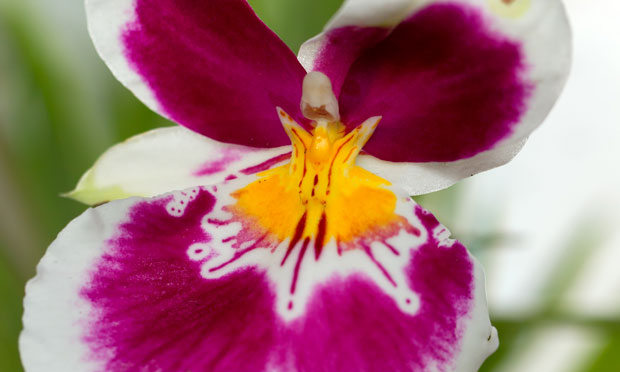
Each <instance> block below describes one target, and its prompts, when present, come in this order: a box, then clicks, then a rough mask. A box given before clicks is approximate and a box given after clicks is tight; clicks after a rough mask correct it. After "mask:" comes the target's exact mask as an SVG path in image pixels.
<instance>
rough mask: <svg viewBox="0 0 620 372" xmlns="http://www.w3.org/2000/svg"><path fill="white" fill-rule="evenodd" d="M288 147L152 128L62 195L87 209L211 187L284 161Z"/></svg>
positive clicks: (123, 145) (116, 149) (99, 162)
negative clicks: (249, 144) (237, 142)
mask: <svg viewBox="0 0 620 372" xmlns="http://www.w3.org/2000/svg"><path fill="white" fill-rule="evenodd" d="M290 152H291V148H290V146H283V147H278V148H273V149H257V148H251V147H246V146H239V145H227V144H223V143H220V142H217V141H214V140H211V139H209V138H207V137H204V136H202V135H200V134H197V133H195V132H192V131H190V130H188V129H185V128H183V127H169V128H161V129H155V130H152V131H149V132H146V133H143V134H140V135H137V136H135V137H132V138H130V139H128V140H127V141H125V142H122V143H120V144H118V145H116V146H113V147H111V148H110V149H108V150H107V151H106V152H105V153H104V154H103V155H101V157H99V159H97V161H96V162H95V164H94V165H93V166H92V168H90V169H89V170H88V171H87V172H86V173H85V174H84V175H83V176H82V178H81V179H80V181H79V182H78V184H77V186H76V188H75V189H74V190H73V191H71V192H69V193H67V194H66V195H65V196H68V197H70V198H73V199H75V200H77V201H79V202H82V203H85V204H88V205H97V204H101V203H105V202H108V201H110V200H116V199H122V198H127V197H130V196H155V195H159V194H163V193H164V192H167V191H169V190H180V189H184V188H188V187H193V186H197V185H211V184H216V183H220V182H224V181H228V180H232V179H236V178H238V177H240V176H245V175H249V174H255V173H258V172H261V171H264V170H267V169H269V168H272V167H274V166H277V165H280V164H282V163H283V162H286V161H288V160H289V158H290Z"/></svg>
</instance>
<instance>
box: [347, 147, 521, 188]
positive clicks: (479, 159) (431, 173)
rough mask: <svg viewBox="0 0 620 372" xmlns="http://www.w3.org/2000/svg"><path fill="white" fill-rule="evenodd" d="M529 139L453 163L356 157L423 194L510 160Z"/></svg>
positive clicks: (364, 165)
mask: <svg viewBox="0 0 620 372" xmlns="http://www.w3.org/2000/svg"><path fill="white" fill-rule="evenodd" d="M526 140H527V138H524V139H523V140H522V141H521V142H520V143H514V144H510V145H504V146H497V147H495V148H493V149H491V150H488V151H484V152H481V153H480V154H477V155H475V156H473V157H471V158H469V159H462V160H456V161H451V162H424V163H407V162H391V161H385V160H381V159H379V158H377V157H374V156H372V155H368V154H362V155H360V156H359V157H358V158H357V165H359V166H360V167H362V168H364V169H367V170H368V171H370V172H372V173H374V174H376V175H377V176H379V177H382V178H385V179H388V180H390V181H391V182H392V184H394V185H397V186H399V187H401V188H402V189H404V190H406V191H407V192H408V193H409V195H411V196H415V195H422V194H428V193H430V192H434V191H438V190H442V189H445V188H446V187H450V186H452V185H454V184H455V183H457V182H458V181H460V180H462V179H464V178H467V177H471V176H473V175H474V174H476V173H479V172H482V171H484V170H487V169H492V168H495V167H499V166H501V165H504V164H506V163H508V162H509V161H510V160H512V158H514V157H515V155H517V153H518V152H519V151H520V150H521V148H522V147H523V146H524V145H525V142H526Z"/></svg>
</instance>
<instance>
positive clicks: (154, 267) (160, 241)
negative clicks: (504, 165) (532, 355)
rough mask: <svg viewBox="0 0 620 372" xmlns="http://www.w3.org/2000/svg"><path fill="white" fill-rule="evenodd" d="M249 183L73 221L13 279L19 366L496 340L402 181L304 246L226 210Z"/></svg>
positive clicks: (382, 363) (477, 294)
mask: <svg viewBox="0 0 620 372" xmlns="http://www.w3.org/2000/svg"><path fill="white" fill-rule="evenodd" d="M254 180H255V178H253V177H249V178H247V179H239V180H237V181H234V182H232V183H228V184H226V185H218V186H216V187H208V188H195V189H191V190H185V191H183V192H175V193H171V194H167V195H163V196H160V197H156V198H152V199H143V198H130V199H125V200H119V201H112V202H110V203H108V204H105V205H102V206H100V207H97V208H95V209H89V210H88V211H86V212H85V213H84V214H83V215H82V216H80V217H78V218H77V219H76V220H74V221H73V222H71V223H70V224H69V226H67V228H66V229H65V230H64V231H63V232H61V233H60V234H59V236H58V238H57V239H56V240H55V242H54V243H53V244H52V245H51V246H50V248H49V249H48V252H47V253H46V255H45V257H44V258H43V259H42V261H41V263H40V265H39V267H38V270H37V271H38V272H37V277H36V278H35V279H33V280H32V281H31V282H30V283H29V284H28V286H27V291H26V292H27V294H26V299H25V309H26V310H25V315H24V326H25V328H24V332H23V333H22V336H21V338H20V349H21V353H22V358H23V361H24V364H25V366H26V369H27V370H28V371H29V372H42V371H45V372H61V371H62V372H64V371H69V370H70V371H75V372H86V371H93V372H94V371H101V370H109V371H134V370H140V371H145V372H148V371H169V372H177V371H179V372H181V371H188V370H192V371H253V372H260V371H281V372H289V371H304V372H314V371H326V372H329V371H334V372H335V371H339V372H340V371H367V372H374V371H400V372H405V371H409V372H411V371H421V370H424V371H429V370H440V371H446V372H447V371H459V372H468V371H472V372H473V371H476V370H477V369H478V367H479V366H480V364H481V362H482V361H483V360H484V358H485V357H486V356H487V355H488V354H489V353H491V352H492V351H493V350H494V349H495V348H496V347H497V338H496V336H497V335H496V334H495V333H494V330H493V328H492V327H491V325H490V323H489V319H488V313H487V309H486V301H485V295H484V276H483V273H482V270H481V268H480V266H479V264H478V263H477V262H476V261H475V260H474V259H473V258H472V257H471V256H470V255H469V253H468V252H467V250H466V249H465V247H464V246H463V245H461V244H460V243H458V242H455V241H452V240H449V239H448V235H449V233H448V232H447V230H446V229H445V228H444V227H443V226H441V225H440V224H439V222H437V220H436V219H435V218H434V217H433V216H432V215H430V214H429V213H428V212H426V211H424V210H422V209H421V208H420V207H418V206H416V205H415V203H414V202H413V201H411V199H410V198H408V196H407V195H406V194H405V193H403V192H400V191H394V192H395V193H396V194H395V195H396V199H397V201H396V207H395V209H394V213H396V216H397V217H398V218H397V220H398V221H400V222H399V223H398V224H396V225H393V226H375V228H373V229H368V230H365V231H364V232H360V234H359V235H358V239H356V240H352V241H349V242H348V246H347V248H346V249H345V250H344V251H340V250H339V245H340V243H339V242H337V241H336V240H331V241H329V242H326V244H325V245H324V247H323V253H322V254H321V255H320V256H316V255H315V254H314V252H313V248H314V247H315V246H316V238H318V237H316V238H312V239H307V238H306V239H301V240H296V241H294V239H293V238H294V237H289V239H284V240H279V239H277V238H276V237H274V236H271V235H256V234H255V233H256V232H258V230H255V228H256V227H257V226H256V221H255V220H252V219H247V220H245V219H244V216H243V214H238V213H234V207H233V206H234V204H235V197H234V192H235V190H238V189H239V188H241V187H244V186H246V185H247V184H248V182H250V181H254ZM181 202H184V204H181ZM178 207H180V209H176V208H178ZM231 207H233V209H231ZM267 207H268V208H269V210H266V211H265V213H268V212H270V211H271V209H272V208H278V207H279V206H278V205H271V206H267ZM173 208H175V209H173ZM231 212H232V213H231ZM294 212H295V211H292V213H291V214H290V215H284V216H282V217H283V219H282V220H281V221H282V223H283V224H289V223H290V222H291V221H290V220H292V219H296V218H298V217H299V216H297V215H296V214H295V213H294ZM343 212H346V211H343ZM332 222H333V221H331V222H330V221H328V224H331V223H332ZM328 230H329V226H328ZM76 248H79V249H76ZM289 251H290V252H292V253H290V255H289ZM287 255H288V257H289V259H288V260H287V259H286V257H287ZM293 278H297V285H296V287H294V288H292V287H291V280H293Z"/></svg>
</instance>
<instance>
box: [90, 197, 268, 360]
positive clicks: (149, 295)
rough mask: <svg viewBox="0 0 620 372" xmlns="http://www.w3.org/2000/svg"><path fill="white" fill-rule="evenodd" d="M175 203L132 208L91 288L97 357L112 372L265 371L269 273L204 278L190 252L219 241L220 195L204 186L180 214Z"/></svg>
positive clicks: (92, 332) (92, 336)
mask: <svg viewBox="0 0 620 372" xmlns="http://www.w3.org/2000/svg"><path fill="white" fill-rule="evenodd" d="M166 201H167V200H158V201H154V202H142V203H139V204H137V205H136V206H134V207H133V208H132V210H131V213H130V215H129V220H128V222H126V223H124V224H122V225H121V226H120V227H119V230H118V234H117V236H116V238H114V239H113V240H110V241H109V243H108V248H107V253H106V254H105V255H104V256H103V257H102V258H101V259H100V261H99V263H98V265H97V267H96V269H95V270H94V271H93V273H92V277H91V280H90V282H89V283H88V284H87V285H86V286H85V287H84V288H83V290H82V295H83V296H84V298H86V299H87V300H88V301H90V303H91V304H92V306H93V308H94V311H93V313H92V315H91V319H92V323H91V326H90V327H89V328H88V330H87V333H86V334H85V335H84V338H85V340H86V342H87V343H88V345H90V347H91V350H92V352H93V358H96V359H101V360H103V361H104V362H105V370H106V371H136V370H140V371H144V372H155V371H190V370H191V371H244V370H248V371H249V370H251V371H263V370H264V367H265V365H266V363H267V356H268V354H269V351H270V350H271V348H272V345H273V344H274V340H275V339H274V337H275V336H276V327H275V325H274V324H275V322H276V318H275V314H274V312H273V306H274V296H273V293H272V292H271V291H270V289H269V285H268V284H267V279H266V278H265V275H264V274H262V273H259V272H258V271H256V270H254V269H250V268H248V269H245V270H243V271H239V272H237V273H235V275H230V276H226V277H222V278H219V279H213V280H205V279H203V278H202V277H201V275H200V263H196V262H191V261H189V260H188V258H187V256H186V251H187V248H188V247H189V246H190V245H192V244H194V243H197V242H206V241H208V240H209V239H210V238H209V237H208V236H206V234H205V233H204V232H203V230H202V228H201V220H202V218H203V216H204V215H205V214H207V213H208V212H209V211H210V210H211V208H212V207H213V204H214V199H213V197H212V196H211V195H210V194H209V193H207V192H205V191H201V192H200V193H199V194H198V195H197V198H196V200H194V201H192V202H191V203H189V205H188V207H187V209H186V211H185V213H184V214H183V215H182V216H181V217H174V216H171V215H170V214H168V212H167V211H166V209H165V203H166ZM248 309H251V311H248Z"/></svg>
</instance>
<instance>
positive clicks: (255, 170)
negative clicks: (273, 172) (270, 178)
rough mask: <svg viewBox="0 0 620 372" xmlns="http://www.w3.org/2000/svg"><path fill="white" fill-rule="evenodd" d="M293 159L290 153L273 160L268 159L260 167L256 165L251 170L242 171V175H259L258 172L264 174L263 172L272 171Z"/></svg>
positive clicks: (275, 157)
mask: <svg viewBox="0 0 620 372" xmlns="http://www.w3.org/2000/svg"><path fill="white" fill-rule="evenodd" d="M290 158H291V153H290V152H288V153H286V154H282V155H278V156H274V157H273V158H271V159H267V160H265V161H264V162H262V163H260V164H258V165H254V166H251V167H249V168H245V169H242V170H241V173H243V174H254V173H258V172H262V171H266V170H267V169H271V168H272V167H273V166H274V165H276V164H278V163H281V162H283V161H285V160H288V159H290Z"/></svg>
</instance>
